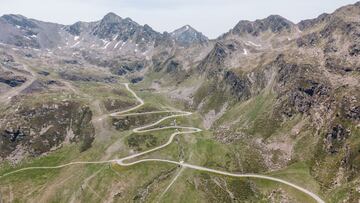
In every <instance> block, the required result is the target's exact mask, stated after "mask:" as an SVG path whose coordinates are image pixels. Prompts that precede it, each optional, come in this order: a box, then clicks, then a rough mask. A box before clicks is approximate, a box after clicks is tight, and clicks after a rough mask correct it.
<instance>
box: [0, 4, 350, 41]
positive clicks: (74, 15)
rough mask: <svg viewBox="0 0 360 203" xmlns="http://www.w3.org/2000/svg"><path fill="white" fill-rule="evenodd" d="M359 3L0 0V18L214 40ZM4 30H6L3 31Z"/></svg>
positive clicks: (312, 16) (297, 20) (295, 20)
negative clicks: (276, 19)
mask: <svg viewBox="0 0 360 203" xmlns="http://www.w3.org/2000/svg"><path fill="white" fill-rule="evenodd" d="M355 2H356V0H0V5H1V6H0V15H3V14H10V13H11V14H21V15H24V16H26V17H29V18H34V19H38V20H43V21H48V22H56V23H61V24H73V23H75V22H77V21H96V20H99V19H101V18H102V17H103V16H104V15H106V14H107V13H109V12H114V13H116V14H117V15H119V16H121V17H124V18H125V17H130V18H131V19H133V20H134V21H136V22H138V23H139V24H142V25H144V24H148V25H150V26H151V27H152V28H153V29H154V30H156V31H159V32H163V31H168V32H171V31H173V30H175V29H177V28H179V27H182V26H184V25H187V24H189V25H191V26H192V27H194V28H195V29H197V30H198V31H200V32H202V33H203V34H205V35H206V36H208V37H209V38H216V37H218V36H220V35H221V34H223V33H225V32H227V31H229V30H230V29H231V28H232V27H234V26H235V25H236V24H237V22H239V21H240V20H255V19H261V18H266V17H267V16H269V15H272V14H278V15H281V16H283V17H285V18H287V19H289V20H291V21H293V22H295V23H297V22H299V21H300V20H303V19H310V18H315V17H317V16H318V15H320V14H322V13H324V12H327V13H331V12H333V11H334V10H335V9H337V8H339V7H341V6H343V5H347V4H352V3H355ZM0 29H1V28H0Z"/></svg>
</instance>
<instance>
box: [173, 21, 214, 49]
mask: <svg viewBox="0 0 360 203" xmlns="http://www.w3.org/2000/svg"><path fill="white" fill-rule="evenodd" d="M170 35H171V38H173V39H174V40H175V42H176V43H178V44H179V45H180V46H190V45H194V44H206V43H208V41H209V39H208V38H207V37H206V36H204V35H203V34H202V33H201V32H198V31H196V30H195V29H194V28H192V27H191V26H190V25H185V26H183V27H181V28H179V29H177V30H175V31H174V32H172V33H170Z"/></svg>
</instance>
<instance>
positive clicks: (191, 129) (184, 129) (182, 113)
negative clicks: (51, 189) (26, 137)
mask: <svg viewBox="0 0 360 203" xmlns="http://www.w3.org/2000/svg"><path fill="white" fill-rule="evenodd" d="M124 85H125V87H126V89H127V90H128V91H129V92H130V93H131V94H132V95H133V96H134V97H135V98H136V100H137V101H138V102H139V104H138V105H137V106H135V107H132V108H130V109H127V110H124V111H120V112H116V113H112V114H110V116H112V117H119V116H133V115H145V114H155V113H174V115H170V116H166V117H164V118H162V119H160V120H158V121H156V122H154V123H152V124H149V125H145V126H142V127H138V128H135V129H133V132H134V133H143V132H150V131H159V130H164V129H177V130H180V129H181V130H182V131H176V132H174V133H172V134H171V135H170V137H169V140H168V141H167V142H166V143H165V144H163V145H160V146H158V147H155V148H153V149H150V150H147V151H144V152H140V153H137V154H133V155H130V156H127V157H124V158H121V159H114V160H108V161H95V162H71V163H68V164H64V165H60V166H52V167H29V168H23V169H20V170H16V171H13V172H9V173H7V174H4V175H2V176H0V178H2V177H5V176H8V175H11V174H14V173H18V172H21V171H26V170H34V169H58V168H63V167H66V166H71V165H78V164H107V163H116V164H118V165H120V166H132V165H135V164H139V163H144V162H163V163H170V164H175V165H179V166H182V167H184V168H190V169H194V170H199V171H205V172H210V173H215V174H220V175H225V176H231V177H242V178H258V179H265V180H271V181H275V182H279V183H282V184H285V185H288V186H290V187H293V188H295V189H297V190H299V191H301V192H303V193H305V194H307V195H309V196H310V197H312V198H313V199H314V200H316V201H317V202H318V203H325V201H324V200H322V199H321V198H320V197H319V196H318V195H316V194H314V193H313V192H311V191H309V190H307V189H305V188H302V187H300V186H298V185H295V184H293V183H291V182H288V181H285V180H282V179H279V178H274V177H271V176H266V175H259V174H236V173H230V172H226V171H220V170H215V169H210V168H206V167H203V166H197V165H193V164H189V163H185V162H183V161H180V162H177V161H172V160H166V159H141V160H137V161H133V162H126V161H129V160H131V159H134V158H137V157H140V156H143V155H145V154H149V153H151V152H154V151H157V150H160V149H162V148H164V147H166V146H168V145H170V144H171V143H172V141H173V140H174V138H175V136H177V135H181V134H190V133H198V132H201V131H202V130H201V129H199V128H195V127H184V126H166V127H161V128H152V127H154V126H156V125H158V124H159V123H161V122H163V121H165V120H167V119H170V118H175V117H182V116H190V115H191V114H192V113H191V112H186V111H177V110H174V111H154V112H144V113H128V112H131V111H134V110H136V109H138V108H140V107H141V106H143V105H144V101H143V100H142V99H141V98H140V97H138V96H137V94H136V93H135V92H134V91H133V90H132V89H130V87H129V84H127V83H125V84H124ZM100 119H102V118H100Z"/></svg>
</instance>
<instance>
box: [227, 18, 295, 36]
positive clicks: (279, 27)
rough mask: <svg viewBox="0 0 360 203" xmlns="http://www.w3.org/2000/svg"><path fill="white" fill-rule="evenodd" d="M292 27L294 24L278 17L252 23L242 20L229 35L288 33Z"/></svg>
mask: <svg viewBox="0 0 360 203" xmlns="http://www.w3.org/2000/svg"><path fill="white" fill-rule="evenodd" d="M293 27H294V23H292V22H291V21H289V20H287V19H285V18H283V17H281V16H279V15H271V16H269V17H267V18H265V19H261V20H256V21H254V22H251V21H246V20H242V21H240V22H239V23H238V24H237V25H236V26H235V27H234V28H233V29H232V30H231V31H230V33H231V34H236V35H244V34H250V35H253V36H259V35H260V34H261V33H263V32H266V31H270V32H272V33H280V32H284V31H287V32H290V31H291V29H292V28H293Z"/></svg>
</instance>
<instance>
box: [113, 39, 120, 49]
mask: <svg viewBox="0 0 360 203" xmlns="http://www.w3.org/2000/svg"><path fill="white" fill-rule="evenodd" d="M120 43H121V41H118V42H117V43H116V44H115V46H114V49H116V47H118V46H119V44H120Z"/></svg>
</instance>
